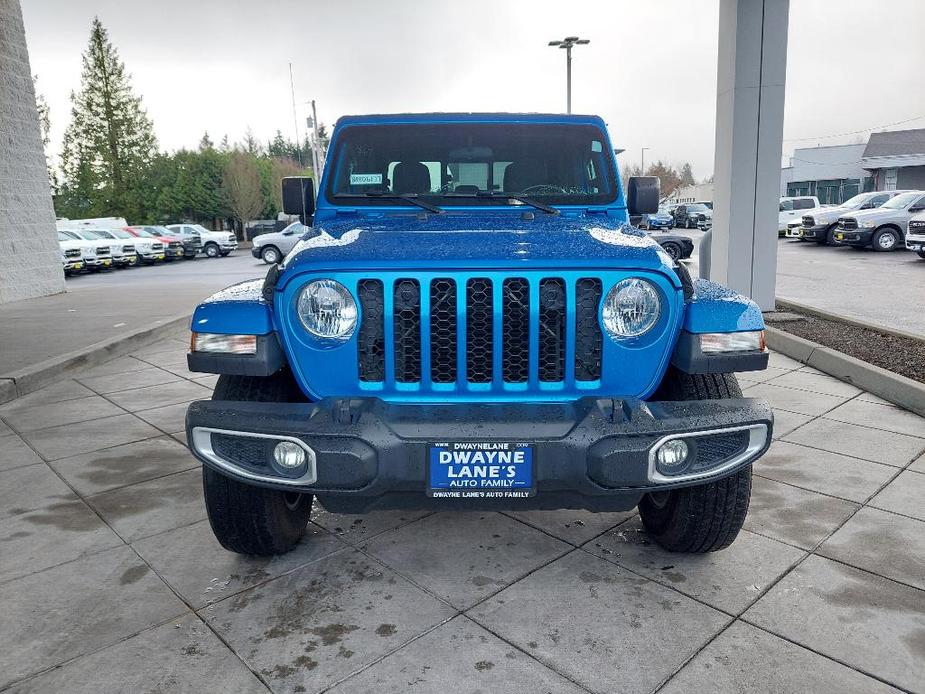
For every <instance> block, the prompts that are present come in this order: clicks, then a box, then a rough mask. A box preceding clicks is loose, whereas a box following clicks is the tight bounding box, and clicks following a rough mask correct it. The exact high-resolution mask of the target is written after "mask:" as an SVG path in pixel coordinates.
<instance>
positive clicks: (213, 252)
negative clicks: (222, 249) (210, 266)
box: [206, 246, 218, 258]
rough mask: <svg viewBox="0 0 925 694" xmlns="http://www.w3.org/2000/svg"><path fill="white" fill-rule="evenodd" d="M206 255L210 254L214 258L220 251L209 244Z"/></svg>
mask: <svg viewBox="0 0 925 694" xmlns="http://www.w3.org/2000/svg"><path fill="white" fill-rule="evenodd" d="M206 255H207V256H209V257H210V258H214V257H215V256H217V255H218V251H217V250H216V249H215V246H209V247H208V248H207V249H206Z"/></svg>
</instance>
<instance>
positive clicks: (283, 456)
mask: <svg viewBox="0 0 925 694" xmlns="http://www.w3.org/2000/svg"><path fill="white" fill-rule="evenodd" d="M273 460H275V461H276V464H277V465H279V466H280V467H281V468H283V469H285V470H295V469H296V468H298V467H302V466H303V465H304V464H305V449H304V448H302V447H301V446H299V445H298V444H295V443H293V442H292V441H280V442H279V443H278V444H276V448H274V449H273Z"/></svg>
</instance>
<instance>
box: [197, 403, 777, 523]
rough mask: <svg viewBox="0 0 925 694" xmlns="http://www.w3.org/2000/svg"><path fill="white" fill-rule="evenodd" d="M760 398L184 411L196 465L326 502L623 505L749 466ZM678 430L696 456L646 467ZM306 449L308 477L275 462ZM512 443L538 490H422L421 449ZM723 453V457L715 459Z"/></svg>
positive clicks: (762, 425) (765, 438) (756, 451)
mask: <svg viewBox="0 0 925 694" xmlns="http://www.w3.org/2000/svg"><path fill="white" fill-rule="evenodd" d="M772 425H773V415H772V413H771V408H770V406H769V405H768V404H767V403H766V402H765V401H762V400H754V399H748V398H739V399H730V400H702V401H695V402H649V403H645V402H642V401H639V400H635V399H626V400H616V399H596V398H584V399H582V400H579V401H577V402H573V403H562V404H515V405H511V404H497V405H494V404H473V405H461V404H455V405H396V404H389V403H386V402H383V401H381V400H378V399H373V398H367V399H353V400H342V399H327V400H324V401H322V402H320V403H306V404H290V403H285V404H278V403H256V402H230V401H211V400H202V401H197V402H193V403H191V405H190V407H189V410H188V412H187V416H186V429H187V437H188V440H189V443H190V448H191V450H192V451H193V452H194V454H195V455H196V457H197V458H199V460H201V461H202V462H203V464H205V465H207V466H210V467H212V468H215V469H216V470H219V471H220V472H222V473H223V474H226V475H229V476H231V477H234V478H236V479H239V480H240V481H242V482H246V483H249V484H254V485H257V486H265V487H271V488H277V489H288V490H298V491H306V492H311V493H314V494H316V495H317V497H318V499H319V501H320V502H321V503H322V504H323V505H324V506H325V507H326V508H328V509H329V510H332V511H340V512H361V511H365V510H368V509H370V508H409V507H415V508H466V509H473V508H491V509H501V508H504V509H553V508H585V509H590V510H595V511H605V510H629V509H631V508H633V507H635V506H636V505H637V504H638V503H639V500H640V498H641V497H642V495H643V494H645V493H646V492H649V491H655V490H662V489H673V488H678V487H685V486H692V485H696V484H701V483H703V482H708V481H712V480H715V479H720V478H722V477H725V476H727V475H731V474H733V473H735V472H736V471H737V470H739V469H741V468H742V467H744V466H747V465H750V464H751V463H752V462H754V460H755V459H757V458H758V457H760V456H761V455H762V454H763V453H764V452H765V450H767V447H768V445H769V444H770V440H771V432H772ZM679 435H682V436H683V437H684V438H685V441H686V442H687V443H688V444H689V446H690V448H691V450H692V451H693V453H692V456H693V457H692V460H693V461H694V462H693V463H692V464H691V466H690V468H689V472H688V474H687V475H685V476H683V477H678V478H668V477H666V476H664V475H662V474H661V473H659V472H658V471H657V470H656V469H655V467H654V453H653V452H654V450H655V448H656V447H657V445H658V444H660V443H661V442H662V440H663V439H665V437H671V438H678V437H679ZM277 437H280V438H289V439H292V440H294V441H297V442H301V443H302V444H305V445H306V446H307V447H309V449H310V451H311V453H312V454H313V455H314V460H315V465H314V470H313V471H312V474H310V475H309V474H307V473H304V471H303V473H299V475H300V476H299V477H298V478H294V477H292V476H289V477H287V476H286V474H285V473H282V472H279V471H277V470H276V469H275V468H274V464H273V463H272V462H271V461H272V449H273V447H274V446H275V445H276V443H277V442H278V441H279V438H277ZM447 441H449V442H468V441H480V442H517V443H519V444H524V443H526V444H531V445H532V446H533V478H534V486H535V495H533V496H529V497H525V498H485V499H479V498H475V499H474V498H466V499H455V498H431V497H429V496H428V495H427V494H426V489H425V488H426V485H427V474H428V473H427V468H428V466H427V458H428V449H429V445H430V444H432V443H436V442H447ZM724 456H725V457H724Z"/></svg>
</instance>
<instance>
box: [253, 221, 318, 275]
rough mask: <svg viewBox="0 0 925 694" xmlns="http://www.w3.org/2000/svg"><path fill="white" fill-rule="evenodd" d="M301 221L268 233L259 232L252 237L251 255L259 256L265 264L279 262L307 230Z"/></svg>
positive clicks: (308, 228)
mask: <svg viewBox="0 0 925 694" xmlns="http://www.w3.org/2000/svg"><path fill="white" fill-rule="evenodd" d="M310 229H311V227H307V226H305V225H304V224H302V223H301V222H293V223H292V224H290V225H289V226H287V227H286V228H285V229H283V230H282V231H276V232H273V233H270V234H260V235H259V236H255V237H254V246H253V248H251V255H252V256H254V257H255V258H260V259H261V260H263V262H265V263H266V264H267V265H272V264H273V263H278V262H280V261H281V260H282V259H283V258H285V257H286V255H287V254H288V253H289V251H291V250H292V249H293V247H294V246H295V245H296V244H297V243H298V242H299V239H301V238H302V235H303V234H304V233H305V232H306V231H309V230H310Z"/></svg>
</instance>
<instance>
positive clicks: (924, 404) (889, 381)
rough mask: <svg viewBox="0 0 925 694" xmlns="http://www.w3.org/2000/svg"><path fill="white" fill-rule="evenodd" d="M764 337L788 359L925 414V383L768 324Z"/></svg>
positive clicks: (912, 410) (772, 347)
mask: <svg viewBox="0 0 925 694" xmlns="http://www.w3.org/2000/svg"><path fill="white" fill-rule="evenodd" d="M860 325H862V326H863V325H864V324H863V323H861V324H860ZM765 339H766V340H767V343H768V347H770V348H771V349H773V350H776V351H778V352H780V353H781V354H784V355H786V356H788V357H790V358H791V359H796V360H797V361H799V362H802V363H804V364H806V365H807V366H811V367H813V368H814V369H818V370H819V371H823V372H825V373H827V374H829V375H830V376H834V377H835V378H838V379H840V380H842V381H845V382H847V383H850V384H852V385H855V386H857V387H858V388H861V389H863V390H866V391H867V392H869V393H873V394H874V395H877V396H879V397H881V398H883V399H884V400H889V401H890V402H892V403H894V404H896V405H899V406H900V407H903V408H905V409H907V410H909V411H910V412H915V413H916V414H917V415H921V416H923V417H925V384H922V383H919V382H918V381H913V380H912V379H911V378H906V377H905V376H900V375H899V374H895V373H893V372H892V371H887V370H886V369H881V368H880V367H879V366H874V365H872V364H868V363H867V362H863V361H861V360H860V359H855V358H854V357H851V356H848V355H847V354H843V353H842V352H839V351H837V350H834V349H831V348H829V347H823V346H822V345H820V344H817V343H815V342H811V341H810V340H805V339H803V338H802V337H797V336H796V335H791V334H790V333H786V332H784V331H782V330H780V329H778V328H772V327H771V326H766V327H765Z"/></svg>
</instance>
